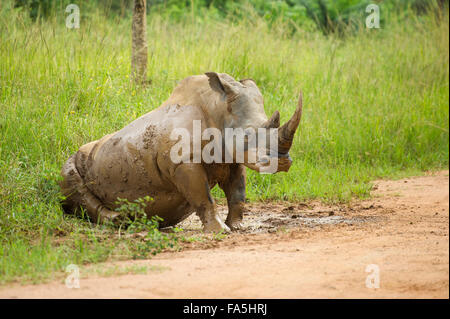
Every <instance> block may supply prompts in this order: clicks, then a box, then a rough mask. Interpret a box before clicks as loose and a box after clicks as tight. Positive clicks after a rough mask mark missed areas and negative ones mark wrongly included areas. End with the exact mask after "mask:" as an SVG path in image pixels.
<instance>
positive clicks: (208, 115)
mask: <svg viewBox="0 0 450 319" xmlns="http://www.w3.org/2000/svg"><path fill="white" fill-rule="evenodd" d="M300 116H301V99H300V101H299V106H298V107H297V110H296V112H295V114H294V115H293V117H292V118H291V119H290V120H289V121H288V122H287V123H286V124H285V125H283V126H282V127H280V128H278V127H279V125H280V123H279V113H278V111H277V112H275V113H274V115H273V116H272V117H271V118H270V119H268V118H267V115H266V114H265V112H264V105H263V99H262V95H261V92H260V91H259V89H258V87H257V86H256V84H255V83H254V81H253V80H242V81H240V82H238V81H236V80H234V79H233V78H232V77H231V76H229V75H227V74H224V73H221V74H217V73H213V72H209V73H206V74H205V75H198V76H191V77H188V78H186V79H184V80H182V81H181V82H180V83H179V85H178V86H177V87H176V88H175V89H174V91H173V93H172V95H171V96H170V97H169V99H168V100H167V101H166V102H164V103H163V104H162V105H161V106H160V107H159V108H157V109H155V110H153V111H151V112H149V113H147V114H145V115H143V116H141V117H140V118H138V119H136V120H135V121H133V122H132V123H130V124H129V125H128V126H126V127H124V128H123V129H121V130H119V131H117V132H115V133H113V134H109V135H106V136H104V137H103V138H101V139H99V140H97V141H94V142H91V143H88V144H85V145H83V146H82V147H80V149H79V150H78V152H77V153H75V154H73V155H72V156H70V157H69V159H68V160H67V162H66V163H65V164H64V166H63V168H62V171H61V174H62V176H63V180H62V182H61V183H60V186H61V191H62V193H63V195H64V196H65V197H66V199H65V200H64V202H63V203H62V205H63V208H64V211H65V212H66V213H77V212H79V211H80V207H82V208H84V210H85V211H86V212H87V214H88V215H89V217H90V218H91V220H93V221H94V222H103V221H108V220H110V221H114V220H116V219H117V218H118V217H119V213H117V212H115V211H114V210H115V209H116V208H117V206H118V205H117V204H116V203H115V202H116V201H117V198H126V199H128V200H129V201H134V200H135V199H137V198H140V197H144V196H151V197H152V198H153V199H154V200H153V201H152V202H151V203H149V205H147V207H146V209H145V211H146V213H147V215H148V216H149V217H150V216H153V215H158V216H159V217H161V218H163V222H161V225H160V226H161V227H167V226H173V225H176V224H177V223H179V222H180V221H182V220H184V219H185V218H187V217H188V216H189V215H191V214H192V213H194V212H195V213H196V214H197V215H198V216H199V218H200V219H201V221H202V224H203V229H204V231H208V232H219V231H229V230H230V229H231V230H236V229H240V228H241V227H242V225H241V222H242V216H243V210H244V202H245V167H244V166H247V167H249V168H251V169H254V170H257V171H259V169H260V168H261V167H263V166H264V165H265V163H264V162H262V161H261V162H259V158H257V162H256V163H242V164H239V163H227V164H219V163H212V164H206V163H204V162H201V163H183V162H181V163H174V162H173V161H172V160H171V158H170V150H171V148H172V147H173V146H174V145H175V144H176V143H177V142H178V141H177V140H171V139H170V134H171V132H172V130H173V129H175V128H185V129H187V130H188V131H189V132H190V134H191V136H193V121H194V120H199V121H201V129H202V131H203V130H204V129H206V128H211V127H214V128H217V129H219V130H220V131H221V132H222V136H224V130H225V128H249V127H252V128H255V129H257V128H267V129H269V128H278V130H279V136H280V139H279V149H280V151H279V166H278V171H288V170H289V167H290V165H291V163H292V160H291V158H290V157H289V154H288V151H289V148H290V146H291V144H292V140H293V137H294V134H295V131H296V129H297V127H298V125H299V121H300ZM208 142H209V141H202V148H203V146H204V145H205V144H207V143H208ZM192 150H193V147H192V141H191V158H192V156H193V154H192V153H193V151H192ZM265 151H266V153H267V154H268V152H269V151H268V150H265ZM216 184H219V186H220V187H221V188H222V189H223V191H224V192H225V195H226V197H227V202H228V208H229V213H228V216H227V218H226V221H225V223H224V222H223V221H222V220H221V219H220V218H219V216H218V214H217V211H216V205H215V203H214V199H213V198H212V196H211V193H210V190H211V188H213V187H214V186H215V185H216Z"/></svg>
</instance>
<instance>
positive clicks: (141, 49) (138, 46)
mask: <svg viewBox="0 0 450 319" xmlns="http://www.w3.org/2000/svg"><path fill="white" fill-rule="evenodd" d="M146 2H147V1H146V0H134V7H133V24H132V52H131V76H132V78H133V80H134V81H135V83H138V84H144V83H146V78H147V54H148V53H147V15H146V13H147V11H146V5H147V4H146Z"/></svg>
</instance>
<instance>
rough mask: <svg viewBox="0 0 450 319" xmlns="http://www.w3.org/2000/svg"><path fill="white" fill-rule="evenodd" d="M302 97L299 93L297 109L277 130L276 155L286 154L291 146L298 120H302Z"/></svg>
mask: <svg viewBox="0 0 450 319" xmlns="http://www.w3.org/2000/svg"><path fill="white" fill-rule="evenodd" d="M302 100H303V97H302V93H301V92H300V96H299V98H298V105H297V109H296V110H295V113H294V115H292V117H291V119H290V120H289V121H287V122H286V123H285V124H284V125H283V126H282V127H280V128H279V129H278V153H279V154H287V153H288V152H289V150H290V148H291V146H292V141H293V140H294V135H295V132H296V131H297V128H298V125H299V124H300V119H301V118H302V105H303V101H302Z"/></svg>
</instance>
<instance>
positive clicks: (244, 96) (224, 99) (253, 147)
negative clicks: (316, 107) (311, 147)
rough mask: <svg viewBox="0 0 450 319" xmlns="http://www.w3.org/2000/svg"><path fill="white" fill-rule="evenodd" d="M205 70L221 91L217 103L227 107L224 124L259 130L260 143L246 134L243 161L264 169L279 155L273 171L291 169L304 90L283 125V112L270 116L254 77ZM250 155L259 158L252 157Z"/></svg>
mask: <svg viewBox="0 0 450 319" xmlns="http://www.w3.org/2000/svg"><path fill="white" fill-rule="evenodd" d="M205 74H206V76H207V77H208V80H209V85H210V87H211V88H212V89H213V90H214V91H216V92H219V93H220V96H221V98H220V99H219V100H218V101H219V102H216V103H219V104H222V106H221V107H220V109H225V110H226V111H225V112H221V116H222V120H223V123H224V128H242V129H243V130H244V131H246V132H248V131H249V130H251V131H253V132H257V134H256V136H255V137H254V138H255V139H256V141H257V142H256V143H253V144H252V143H251V142H250V140H249V139H248V136H247V135H246V136H245V145H244V154H245V156H244V158H245V159H244V162H243V164H244V165H245V166H247V167H249V168H250V169H253V170H256V171H258V172H263V171H264V168H266V167H268V166H269V165H270V163H271V161H272V160H273V159H276V161H275V162H276V165H277V166H276V168H275V170H274V171H272V173H275V172H280V171H285V172H287V171H288V170H289V168H290V166H291V164H292V159H291V157H290V156H289V150H290V148H291V146H292V142H293V139H294V135H295V132H296V130H297V128H298V126H299V123H300V119H301V115H302V94H301V93H300V96H299V101H298V105H297V108H296V110H295V112H294V114H293V115H292V117H291V118H290V120H289V121H287V122H286V123H285V124H284V125H282V126H281V127H280V113H279V112H278V111H275V112H274V113H273V115H272V116H271V117H270V118H268V117H267V115H266V113H265V111H264V102H263V96H262V94H261V92H260V90H259V89H258V87H257V85H256V83H255V82H254V81H253V80H251V79H245V80H241V81H236V80H235V79H234V78H232V77H231V76H229V75H228V74H225V73H220V74H218V73H215V72H208V73H205ZM271 129H272V131H274V130H276V131H277V133H278V134H277V139H276V140H275V143H273V142H274V140H273V139H272V141H270V136H271V134H270V131H271ZM262 132H264V133H265V134H263V135H265V136H266V138H265V139H266V140H265V143H260V141H261V138H260V136H259V135H262V134H261V133H262ZM272 137H273V136H272ZM263 140H264V139H263ZM271 142H272V143H271ZM273 144H276V145H273ZM274 150H276V151H274ZM250 158H252V159H256V160H249V159H250Z"/></svg>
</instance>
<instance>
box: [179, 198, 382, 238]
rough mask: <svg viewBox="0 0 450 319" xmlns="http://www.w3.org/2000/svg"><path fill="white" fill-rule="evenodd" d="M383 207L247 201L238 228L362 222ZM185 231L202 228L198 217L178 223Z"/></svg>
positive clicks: (254, 229) (222, 209)
mask: <svg viewBox="0 0 450 319" xmlns="http://www.w3.org/2000/svg"><path fill="white" fill-rule="evenodd" d="M361 209H363V210H366V211H367V212H373V213H375V215H374V214H365V215H364V216H362V215H354V214H352V212H353V211H356V210H361ZM382 209H383V207H381V206H379V205H378V206H375V205H368V206H366V207H351V206H336V207H333V208H332V209H330V207H327V208H326V209H324V208H323V207H322V206H321V204H318V203H316V204H314V203H310V204H308V205H306V204H298V205H297V206H287V207H286V206H284V205H282V204H276V203H275V204H274V203H270V204H261V203H256V204H248V205H247V211H246V212H245V213H244V220H243V226H244V227H243V229H242V230H239V231H237V233H241V234H258V233H273V232H277V231H278V230H283V229H286V230H287V229H290V228H299V227H309V228H313V227H317V226H323V225H337V224H348V225H354V224H359V223H365V222H373V221H377V220H379V219H381V218H382V217H381V216H378V215H376V212H378V211H380V210H382ZM218 213H219V216H220V217H221V218H222V220H225V219H226V216H227V214H228V209H227V207H226V206H219V207H218ZM178 227H180V228H182V229H183V230H184V231H185V232H188V233H191V232H199V231H201V229H202V225H201V222H200V219H199V218H198V217H197V216H196V215H195V214H193V215H191V216H190V217H189V218H187V219H186V220H184V221H183V222H182V223H180V224H179V225H178Z"/></svg>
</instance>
